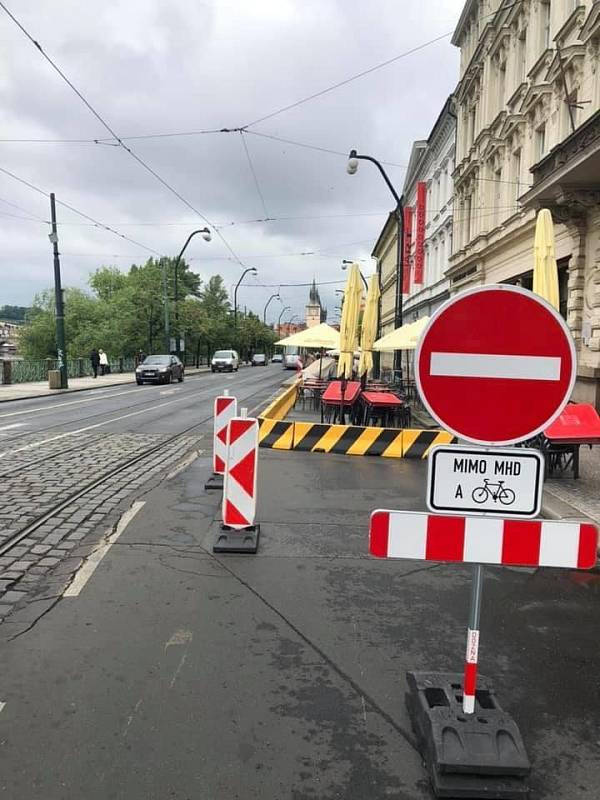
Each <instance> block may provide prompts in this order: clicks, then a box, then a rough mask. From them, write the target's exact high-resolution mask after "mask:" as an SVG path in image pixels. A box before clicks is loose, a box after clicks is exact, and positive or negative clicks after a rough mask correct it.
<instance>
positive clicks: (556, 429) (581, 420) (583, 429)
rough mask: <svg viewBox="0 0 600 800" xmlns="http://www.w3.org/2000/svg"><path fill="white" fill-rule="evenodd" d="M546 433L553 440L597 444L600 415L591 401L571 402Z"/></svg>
mask: <svg viewBox="0 0 600 800" xmlns="http://www.w3.org/2000/svg"><path fill="white" fill-rule="evenodd" d="M544 434H545V435H546V438H547V439H549V440H550V441H551V442H563V443H565V444H570V443H573V444H576V443H580V444H585V443H590V444H591V443H594V444H597V443H600V417H599V416H598V413H597V411H596V409H595V408H594V406H592V405H590V404H589V403H569V405H568V406H567V407H566V408H565V410H564V411H563V412H562V414H561V415H560V416H559V417H558V418H557V419H555V420H554V422H553V423H552V425H550V426H549V427H548V428H546V430H545V431H544Z"/></svg>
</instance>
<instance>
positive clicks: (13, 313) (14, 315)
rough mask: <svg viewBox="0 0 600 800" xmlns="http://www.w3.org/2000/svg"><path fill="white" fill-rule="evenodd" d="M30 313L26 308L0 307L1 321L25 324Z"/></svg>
mask: <svg viewBox="0 0 600 800" xmlns="http://www.w3.org/2000/svg"><path fill="white" fill-rule="evenodd" d="M28 311H29V309H28V308H27V307H26V306H0V320H4V321H5V322H23V321H24V320H25V315H26V314H27V312H28Z"/></svg>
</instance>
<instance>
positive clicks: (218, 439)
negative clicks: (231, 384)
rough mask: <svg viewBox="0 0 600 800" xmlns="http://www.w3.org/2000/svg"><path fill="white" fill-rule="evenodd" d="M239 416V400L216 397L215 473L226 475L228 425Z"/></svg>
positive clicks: (224, 396)
mask: <svg viewBox="0 0 600 800" xmlns="http://www.w3.org/2000/svg"><path fill="white" fill-rule="evenodd" d="M236 414H237V400H236V398H235V397H230V396H229V395H220V396H219V397H215V405H214V434H213V472H214V473H215V474H216V475H224V474H225V458H226V457H227V425H228V423H229V420H230V419H232V418H233V417H235V416H236Z"/></svg>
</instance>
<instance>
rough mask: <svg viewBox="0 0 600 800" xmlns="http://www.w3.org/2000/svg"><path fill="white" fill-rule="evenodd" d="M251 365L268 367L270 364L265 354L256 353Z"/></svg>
mask: <svg viewBox="0 0 600 800" xmlns="http://www.w3.org/2000/svg"><path fill="white" fill-rule="evenodd" d="M251 363H252V366H253V367H266V366H267V364H268V363H269V362H268V361H267V357H266V355H265V354H264V353H255V354H254V355H253V356H252V362H251Z"/></svg>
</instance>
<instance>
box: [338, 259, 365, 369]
mask: <svg viewBox="0 0 600 800" xmlns="http://www.w3.org/2000/svg"><path fill="white" fill-rule="evenodd" d="M361 295H362V284H361V277H360V270H359V268H358V264H352V266H351V267H350V274H349V275H348V281H347V283H346V288H345V289H344V301H343V306H342V321H341V323H340V360H339V362H338V378H340V377H343V378H351V377H352V361H353V358H354V351H355V350H356V348H357V345H358V342H357V339H358V315H359V312H360V299H361Z"/></svg>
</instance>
